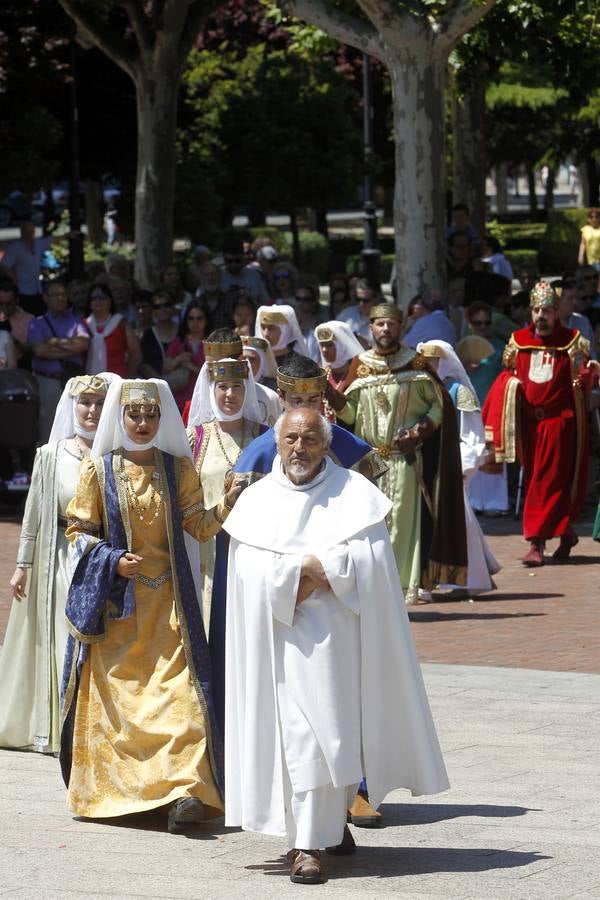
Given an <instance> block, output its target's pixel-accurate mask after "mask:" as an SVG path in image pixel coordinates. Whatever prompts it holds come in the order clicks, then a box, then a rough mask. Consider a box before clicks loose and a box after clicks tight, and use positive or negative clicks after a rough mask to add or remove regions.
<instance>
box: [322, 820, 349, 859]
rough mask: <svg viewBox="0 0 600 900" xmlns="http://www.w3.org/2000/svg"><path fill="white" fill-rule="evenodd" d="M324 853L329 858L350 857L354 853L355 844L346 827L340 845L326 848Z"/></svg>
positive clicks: (345, 826)
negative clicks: (327, 854)
mask: <svg viewBox="0 0 600 900" xmlns="http://www.w3.org/2000/svg"><path fill="white" fill-rule="evenodd" d="M325 852H326V853H329V855H330V856H350V855H351V854H352V853H356V842H355V840H354V838H353V837H352V832H351V831H350V829H349V828H348V826H347V825H344V836H343V838H342V843H341V844H336V845H335V847H326V848H325Z"/></svg>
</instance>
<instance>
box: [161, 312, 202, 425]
mask: <svg viewBox="0 0 600 900" xmlns="http://www.w3.org/2000/svg"><path fill="white" fill-rule="evenodd" d="M206 323H207V316H206V311H205V309H204V307H203V306H202V303H200V302H199V301H198V300H192V302H191V303H190V305H189V306H188V308H187V310H186V313H185V316H184V318H183V319H182V320H181V324H180V326H179V333H178V334H177V336H176V337H174V338H173V340H172V341H171V343H170V344H169V346H168V348H167V355H166V357H165V359H164V361H163V372H164V373H165V375H170V374H171V373H172V372H174V371H175V369H177V368H178V367H180V368H182V369H186V370H187V371H188V373H189V376H188V380H187V383H186V385H185V387H183V388H182V389H181V390H179V391H177V390H173V396H174V397H175V402H176V403H177V407H178V409H179V411H180V412H181V411H182V410H183V408H184V406H185V404H186V403H187V401H188V400H191V399H192V394H193V393H194V385H195V383H196V378H197V377H198V374H199V372H200V369H201V368H202V366H203V364H204V348H203V346H202V341H203V340H204V335H205V332H206Z"/></svg>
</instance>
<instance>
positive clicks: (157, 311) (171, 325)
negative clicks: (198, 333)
mask: <svg viewBox="0 0 600 900" xmlns="http://www.w3.org/2000/svg"><path fill="white" fill-rule="evenodd" d="M152 312H153V316H154V325H153V326H152V327H151V328H147V329H146V331H145V332H144V334H143V335H142V342H141V343H142V355H143V357H144V359H143V362H142V365H141V366H140V372H141V373H142V375H143V376H144V377H145V378H157V377H158V376H160V375H162V371H163V362H164V359H165V356H166V354H167V350H168V349H169V344H170V343H171V341H172V340H173V339H174V338H175V337H177V316H176V313H175V300H174V299H173V295H172V294H170V293H169V291H165V290H157V291H154V293H153V294H152Z"/></svg>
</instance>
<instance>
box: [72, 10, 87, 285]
mask: <svg viewBox="0 0 600 900" xmlns="http://www.w3.org/2000/svg"><path fill="white" fill-rule="evenodd" d="M75 35H76V26H75V23H73V25H72V28H71V33H70V36H69V51H70V63H71V79H70V82H69V112H70V118H71V147H70V160H69V163H70V164H69V228H70V230H71V237H70V238H69V277H70V278H78V277H79V276H81V275H83V272H84V259H83V237H82V235H81V202H80V197H79V110H78V106H77V42H76V40H75Z"/></svg>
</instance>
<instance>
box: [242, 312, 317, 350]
mask: <svg viewBox="0 0 600 900" xmlns="http://www.w3.org/2000/svg"><path fill="white" fill-rule="evenodd" d="M261 323H263V324H265V325H277V327H278V328H279V329H280V331H281V334H280V335H279V340H278V341H277V344H275V345H274V346H273V350H285V349H286V348H287V347H288V346H289V345H290V344H293V345H294V346H293V348H292V349H293V350H295V351H296V353H300V354H301V355H302V356H308V355H309V354H308V347H307V346H306V341H305V340H304V336H303V334H302V330H301V328H300V325H299V324H298V319H297V318H296V313H295V312H294V309H293V307H292V306H286V305H285V304H281V306H259V307H258V311H257V313H256V328H255V332H254V333H255V335H256V337H262V336H263V335H262V331H261V330H260V326H261Z"/></svg>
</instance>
